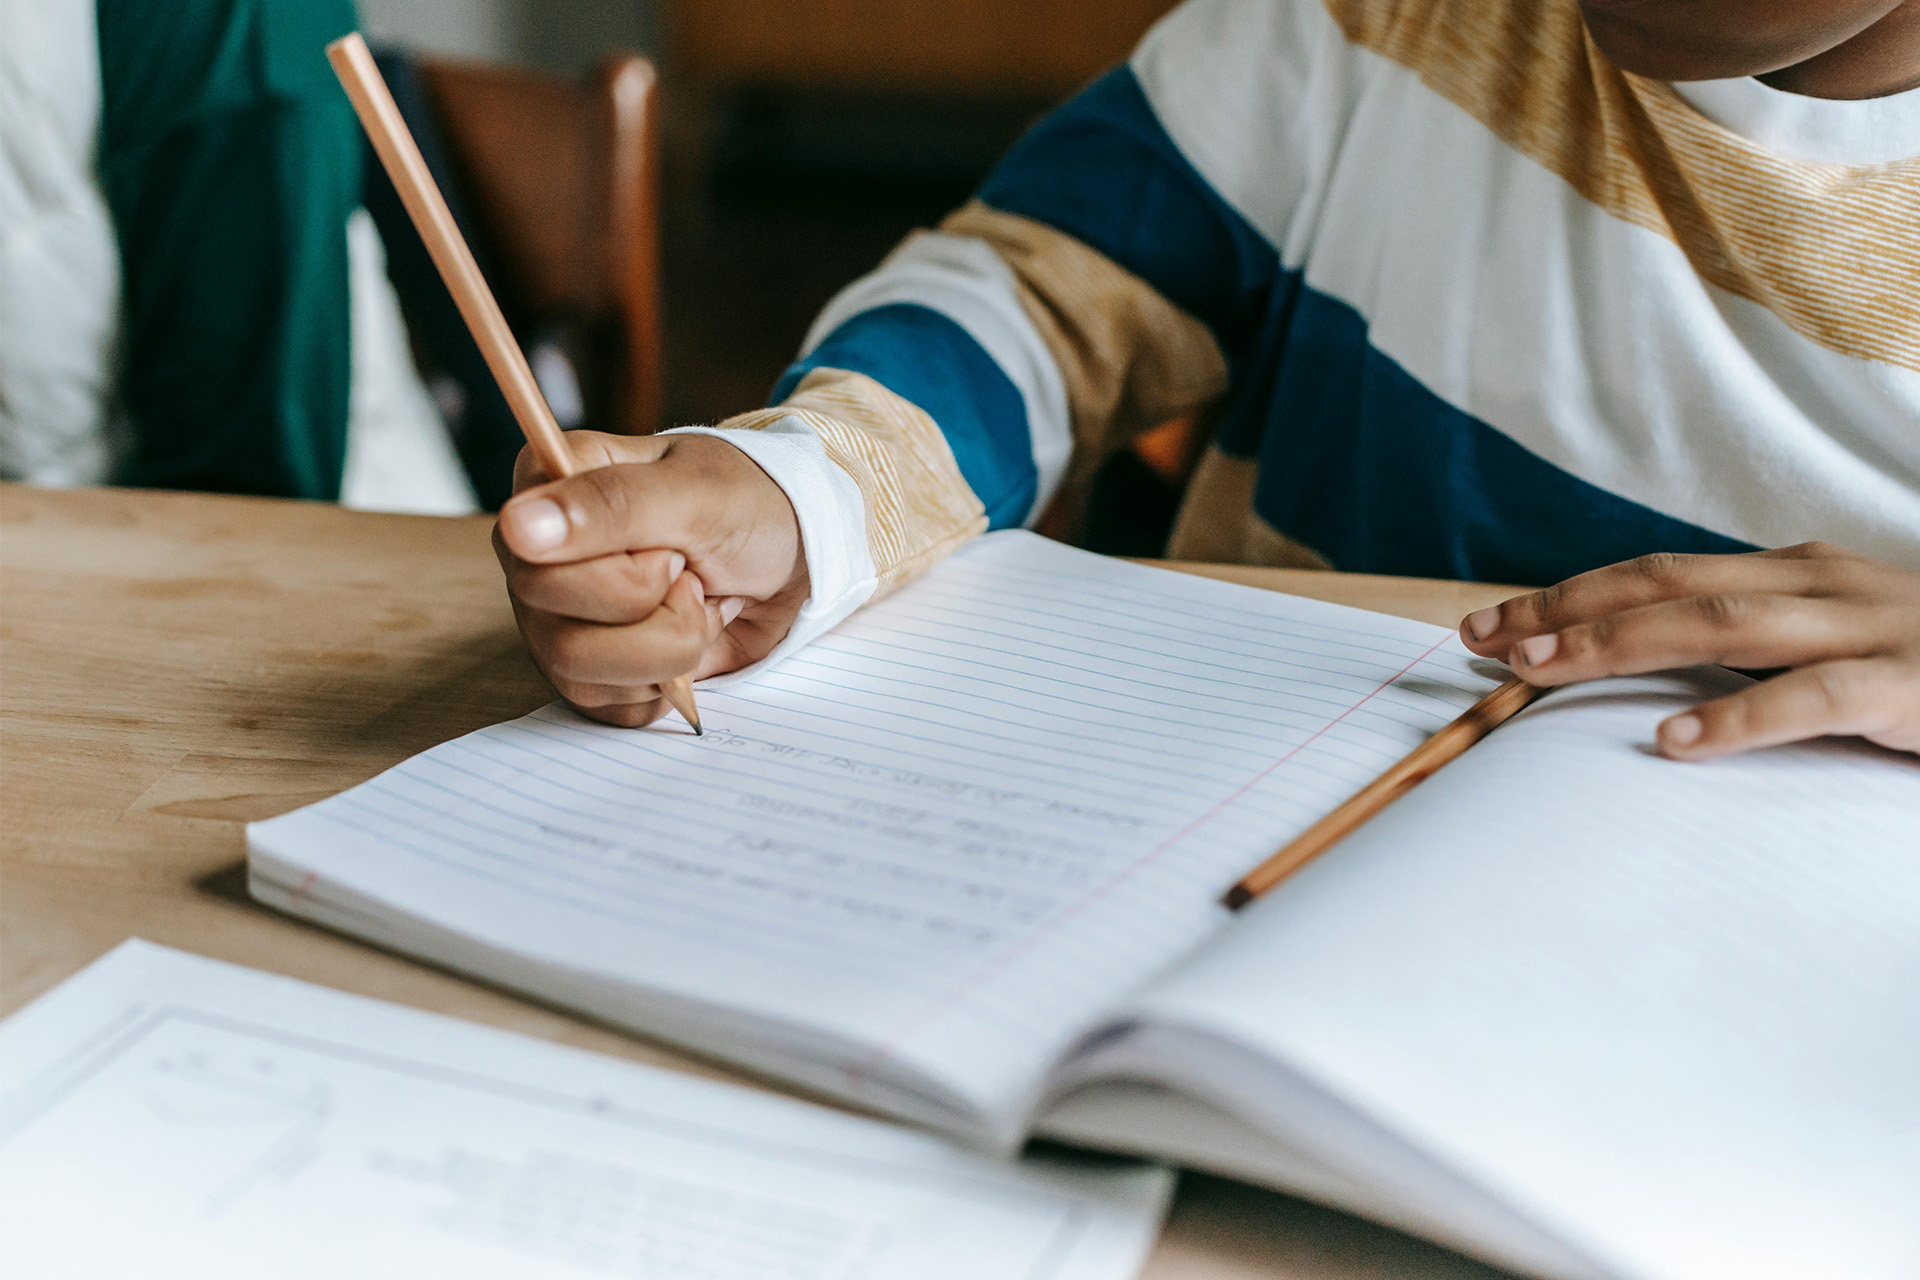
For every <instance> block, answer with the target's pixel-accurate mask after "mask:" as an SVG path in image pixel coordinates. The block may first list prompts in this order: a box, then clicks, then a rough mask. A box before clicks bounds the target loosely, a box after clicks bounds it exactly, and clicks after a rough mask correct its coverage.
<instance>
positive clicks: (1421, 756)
mask: <svg viewBox="0 0 1920 1280" xmlns="http://www.w3.org/2000/svg"><path fill="white" fill-rule="evenodd" d="M1545 692H1546V690H1545V689H1542V688H1539V687H1538V686H1536V685H1530V684H1528V683H1527V682H1526V681H1524V680H1509V681H1507V682H1506V683H1505V684H1503V685H1501V686H1500V687H1499V688H1498V689H1495V690H1494V691H1493V692H1492V693H1490V694H1488V695H1487V696H1486V697H1484V698H1482V699H1480V701H1478V702H1476V703H1474V704H1473V705H1472V706H1471V707H1469V708H1467V710H1466V711H1464V712H1462V713H1461V715H1460V718H1459V719H1457V720H1455V721H1454V722H1453V723H1452V724H1450V725H1448V726H1447V727H1446V728H1444V729H1442V730H1441V731H1440V732H1438V733H1436V734H1434V735H1433V736H1432V737H1431V738H1428V739H1427V740H1426V741H1425V742H1423V743H1421V744H1420V745H1419V746H1417V747H1415V748H1414V749H1413V750H1412V751H1409V752H1408V753H1407V754H1406V755H1405V756H1404V757H1402V758H1401V760H1400V763H1398V764H1396V765H1394V766H1393V768H1391V769H1389V770H1387V771H1386V772H1385V773H1383V774H1381V775H1380V776H1379V777H1377V778H1375V779H1374V780H1373V781H1372V782H1369V783H1368V784H1367V785H1366V786H1364V787H1362V788H1360V790H1359V791H1356V792H1355V793H1354V794H1353V797H1352V798H1351V799H1349V800H1348V801H1347V802H1346V803H1344V804H1342V805H1341V806H1340V807H1339V808H1338V809H1335V810H1334V811H1333V812H1332V813H1330V814H1328V815H1327V816H1326V817H1324V818H1322V819H1320V821H1318V822H1316V823H1314V824H1313V825H1312V826H1310V827H1308V828H1307V829H1306V830H1305V831H1303V832H1302V833H1301V834H1300V836H1299V838H1298V839H1296V840H1295V841H1294V842H1293V843H1292V844H1289V845H1287V846H1286V847H1285V848H1284V849H1282V850H1280V852H1278V853H1276V854H1274V855H1273V856H1272V857H1271V858H1268V859H1267V860H1266V861H1265V862H1263V863H1261V864H1260V865H1259V866H1257V867H1255V868H1254V869H1253V870H1251V871H1249V872H1247V874H1246V875H1244V876H1242V877H1240V881H1239V883H1237V884H1235V885H1234V886H1233V888H1231V889H1229V890H1227V892H1226V895H1225V896H1224V897H1222V898H1221V901H1222V902H1223V903H1225V904H1226V906H1227V907H1228V909H1229V910H1233V911H1238V910H1239V909H1240V908H1241V907H1244V906H1246V905H1247V904H1248V903H1249V902H1252V901H1253V900H1254V899H1255V898H1257V897H1259V896H1260V895H1261V894H1263V893H1265V892H1266V891H1267V890H1269V889H1271V888H1273V887H1274V886H1275V885H1277V884H1279V883H1280V882H1281V881H1282V880H1285V879H1286V878H1287V877H1288V876H1290V875H1292V874H1293V873H1294V872H1296V871H1298V870H1299V869H1300V868H1301V867H1304V866H1306V865H1307V864H1308V863H1309V862H1312V861H1313V860H1314V859H1315V858H1317V857H1319V856H1320V855H1321V854H1322V853H1324V852H1326V851H1327V850H1328V849H1331V848H1332V847H1333V846H1334V845H1336V844H1338V843H1339V842H1340V841H1341V840H1343V839H1345V838H1346V837H1347V836H1349V835H1351V834H1353V832H1354V831H1355V830H1356V829H1358V828H1359V827H1360V826H1361V824H1363V823H1364V822H1366V821H1367V819H1369V818H1371V817H1373V816H1374V815H1375V814H1377V813H1379V812H1380V811H1381V810H1382V809H1384V808H1386V807H1387V806H1388V805H1390V804H1392V803H1393V802H1394V801H1395V800H1398V799H1399V798H1400V797H1401V796H1403V795H1405V794H1406V793H1407V792H1409V791H1411V790H1412V789H1413V788H1414V787H1416V786H1418V785H1419V784H1420V783H1422V782H1424V781H1426V780H1427V779H1428V778H1430V777H1432V776H1433V775H1434V773H1435V772H1437V771H1438V770H1439V769H1440V767H1441V766H1442V765H1444V764H1446V763H1447V762H1448V761H1450V760H1453V759H1455V758H1457V757H1458V756H1459V755H1460V753H1461V752H1463V751H1465V750H1466V749H1467V748H1468V747H1470V746H1472V745H1473V744H1474V743H1476V742H1478V741H1480V739H1482V738H1484V737H1486V736H1487V735H1488V734H1489V733H1492V732H1493V731H1494V730H1495V729H1497V728H1499V727H1500V726H1501V725H1502V724H1504V723H1506V721H1508V720H1509V719H1511V718H1512V717H1513V716H1514V715H1516V714H1518V713H1519V712H1520V711H1521V710H1523V709H1524V708H1525V707H1526V706H1527V704H1529V703H1531V702H1532V701H1533V700H1534V699H1535V698H1537V697H1539V696H1540V695H1541V694H1543V693H1545Z"/></svg>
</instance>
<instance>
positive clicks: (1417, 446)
mask: <svg viewBox="0 0 1920 1280" xmlns="http://www.w3.org/2000/svg"><path fill="white" fill-rule="evenodd" d="M980 196H981V199H983V200H984V201H986V203H988V204H990V205H992V206H993V207H995V208H997V209H1002V210H1005V211H1006V212H1008V213H1015V214H1019V215H1022V216H1024V217H1028V218H1033V219H1035V220H1036V221H1039V222H1044V223H1046V224H1047V225H1049V226H1052V227H1055V228H1057V229H1059V230H1061V231H1064V232H1066V233H1067V234H1068V235H1071V236H1073V237H1074V238H1076V239H1078V240H1080V241H1082V242H1083V243H1085V244H1087V245H1089V246H1091V247H1092V248H1094V249H1097V250H1099V251H1100V252H1101V253H1103V254H1105V255H1106V256H1107V257H1109V258H1111V259H1113V261H1115V262H1117V263H1119V264H1120V265H1121V266H1123V267H1125V268H1127V269H1128V270H1129V271H1131V272H1133V273H1134V274H1135V275H1137V276H1139V277H1140V278H1141V279H1143V280H1145V281H1146V282H1147V283H1148V284H1150V285H1152V286H1153V287H1154V288H1155V289H1157V290H1159V291H1160V293H1162V294H1163V295H1165V296H1166V297H1167V298H1168V299H1170V300H1171V301H1173V302H1174V303H1176V304H1178V305H1179V306H1181V307H1182V308H1184V309H1185V310H1187V311H1188V312H1190V313H1191V314H1192V315H1194V316H1195V317H1196V318H1198V319H1199V320H1201V321H1202V322H1203V323H1205V324H1206V325H1207V327H1208V328H1209V329H1210V330H1211V331H1212V333H1213V335H1214V338H1215V340H1216V341H1218V342H1219V344H1220V347H1221V351H1222V352H1223V354H1224V355H1225V356H1226V357H1227V362H1228V366H1229V368H1230V369H1231V371H1232V375H1233V377H1232V383H1231V386H1230V389H1229V392H1228V398H1227V403H1226V405H1225V406H1224V411H1223V413H1222V415H1221V417H1220V420H1219V422H1218V426H1217V434H1216V437H1215V438H1216V440H1217V441H1218V442H1219V444H1220V445H1221V447H1222V448H1223V449H1225V450H1226V451H1227V452H1229V453H1231V454H1235V455H1237V456H1240V457H1246V458H1253V459H1257V460H1258V461H1259V462H1260V463H1261V467H1260V477H1259V481H1258V485H1257V487H1256V490H1255V507H1256V509H1257V510H1258V511H1259V513H1260V515H1261V517H1262V518H1263V519H1265V520H1266V521H1267V522H1268V523H1269V524H1271V525H1273V526H1274V527H1275V528H1277V529H1279V530H1280V531H1282V532H1283V533H1286V534H1287V535H1288V536H1290V537H1293V538H1296V539H1298V540H1300V541H1301V542H1304V543H1306V544H1307V545H1308V546H1310V547H1312V548H1314V549H1315V550H1317V551H1319V552H1320V553H1321V554H1323V555H1325V556H1326V557H1327V558H1328V559H1330V560H1332V561H1333V563H1334V564H1335V565H1336V566H1337V567H1339V568H1341V569H1346V570H1350V571H1354V572H1362V573H1395V574H1408V575H1415V576H1421V577H1436V578H1464V579H1479V580H1482V581H1502V582H1518V583H1546V582H1556V581H1559V580H1560V579H1562V578H1565V577H1569V576H1571V575H1572V574H1575V573H1579V572H1582V571H1584V570H1587V569H1592V568H1597V567H1599V566H1601V565H1604V564H1611V563H1613V562H1615V561H1618V560H1625V559H1629V558H1631V557H1633V556H1636V555H1642V554H1645V553H1646V552H1649V551H1694V552H1731V551H1745V550H1751V548H1750V547H1749V546H1748V545H1747V544H1746V543H1742V542H1737V541H1735V540H1734V539H1732V538H1727V537H1723V536H1721V535H1720V534H1716V533H1712V532H1709V531H1707V530H1705V529H1701V528H1698V527H1696V526H1694V525H1691V524H1688V523H1686V522H1684V521H1681V520H1675V519H1673V518H1671V517H1669V516H1665V515H1662V514H1660V513H1659V512H1656V511H1653V510H1650V509H1649V508H1647V507H1643V506H1641V505H1639V504H1638V503H1634V502H1630V501H1628V500H1627V499H1625V498H1621V497H1618V496H1616V495H1614V494H1611V493H1608V492H1607V491H1605V490H1604V489H1600V488H1598V487H1596V486H1594V485H1591V484H1588V483H1586V482H1585V481H1583V480H1580V479H1578V478H1576V477H1574V476H1572V475H1569V474H1568V473H1566V472H1564V471H1562V470H1560V469H1559V468H1558V467H1555V466H1553V465H1552V464H1551V463H1548V462H1546V461H1545V460H1544V459H1541V458H1539V457H1537V456H1535V455H1534V454H1532V453H1529V452H1528V451H1527V450H1526V449H1524V448H1523V447H1521V446H1520V445H1518V444H1515V443H1514V442H1513V441H1512V440H1511V439H1509V438H1508V437H1507V436H1504V435H1502V434H1501V433H1500V432H1498V431H1496V430H1494V429H1493V428H1491V427H1489V426H1487V425H1486V424H1485V423H1482V422H1480V421H1478V420H1476V419H1474V418H1473V417H1471V416H1470V415H1468V414H1466V413H1463V412H1462V411H1460V410H1459V409H1457V408H1455V407H1453V406H1452V405H1450V404H1448V403H1447V402H1446V401H1444V400H1442V399H1440V397H1439V396H1437V395H1435V394H1434V393H1433V392H1431V391H1429V390H1428V389H1427V388H1426V387H1424V386H1422V385H1421V384H1420V383H1419V382H1418V381H1417V380H1415V379H1414V378H1413V377H1412V375H1410V374H1409V373H1407V371H1406V370H1404V369H1402V368H1401V367H1400V366H1399V365H1397V364H1395V363H1394V362H1393V361H1392V360H1391V359H1389V358H1388V357H1386V356H1385V355H1383V354H1381V353H1380V352H1379V351H1377V350H1375V349H1374V348H1373V347H1372V346H1371V345H1370V344H1369V343H1368V340H1367V326H1366V321H1365V319H1364V318H1363V317H1362V316H1361V315H1360V314H1359V313H1358V312H1357V311H1355V310H1354V309H1353V308H1351V307H1349V306H1347V305H1345V304H1344V303H1341V302H1339V301H1337V300H1335V299H1333V298H1330V297H1327V296H1326V295H1324V294H1320V293H1317V292H1315V291H1314V290H1311V289H1308V288H1306V287H1305V286H1304V284H1303V283H1302V281H1301V278H1300V275H1299V274H1298V273H1297V272H1290V271H1286V270H1283V269H1282V267H1281V265H1280V258H1279V254H1278V252H1277V251H1276V250H1275V249H1274V247H1273V246H1272V245H1271V244H1270V243H1268V241H1267V240H1266V239H1265V237H1263V236H1262V235H1261V234H1260V233H1259V232H1258V231H1256V230H1255V229H1254V228H1253V226H1252V225H1251V224H1249V223H1248V222H1247V221H1246V220H1245V219H1244V218H1242V217H1241V216H1240V214H1239V213H1238V212H1236V211H1235V210H1234V209H1233V207H1232V206H1230V205H1229V204H1227V203H1226V201H1225V200H1223V199H1222V198H1221V197H1220V195H1219V193H1218V192H1216V191H1215V190H1214V189H1213V187H1212V186H1211V185H1210V184H1209V183H1208V182H1207V180H1206V179H1205V178H1203V177H1202V176H1201V175H1200V173H1199V171H1198V170H1196V169H1195V168H1194V167H1193V165H1192V164H1191V162H1189V161H1188V160H1187V158H1186V157H1185V156H1184V155H1183V154H1182V153H1181V152H1180V149H1179V147H1178V146H1177V145H1175V143H1174V141H1173V139H1172V138H1171V137H1169V136H1168V135H1167V132H1166V130H1165V128H1163V127H1162V126H1161V124H1160V121H1159V119H1158V117H1157V116H1155V114H1154V112H1153V107H1152V105H1151V104H1150V103H1149V102H1148V101H1147V97H1146V93H1145V92H1144V91H1143V90H1142V89H1141V87H1140V82H1139V81H1138V80H1137V79H1136V78H1135V77H1134V75H1133V73H1132V72H1131V71H1130V70H1129V69H1127V68H1125V67H1121V68H1120V69H1118V70H1116V71H1113V72H1111V73H1109V74H1108V75H1106V76H1104V77H1102V78H1101V79H1100V80H1098V81H1096V82H1094V84H1093V85H1092V86H1090V87H1089V88H1088V89H1086V90H1085V91H1084V92H1082V93H1081V94H1080V95H1079V96H1078V97H1076V98H1074V99H1073V100H1072V101H1071V102H1069V103H1067V104H1066V105H1065V106H1064V107H1062V108H1061V109H1060V110H1058V111H1056V112H1054V113H1053V114H1052V115H1050V116H1048V117H1047V118H1046V119H1045V120H1043V121H1041V122H1040V123H1039V124H1038V125H1036V126H1035V127H1034V128H1033V130H1032V131H1031V132H1029V133H1028V134H1027V135H1026V136H1025V137H1024V138H1022V139H1021V140H1020V141H1019V142H1018V143H1017V144H1015V146H1014V148H1013V150H1012V151H1010V152H1009V153H1008V155H1007V157H1006V158H1005V159H1004V160H1003V161H1002V162H1001V163H1000V165H999V166H998V167H997V168H996V169H995V170H994V172H993V174H992V175H991V176H990V177H989V178H988V179H987V182H986V184H985V185H984V186H983V187H982V188H981V190H980ZM1222 518H1232V517H1231V516H1229V515H1226V514H1225V513H1223V517H1222Z"/></svg>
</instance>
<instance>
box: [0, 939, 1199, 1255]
mask: <svg viewBox="0 0 1920 1280" xmlns="http://www.w3.org/2000/svg"><path fill="white" fill-rule="evenodd" d="M0 1073H3V1074H0V1080H4V1092H3V1093H0V1269H4V1270H5V1271H6V1273H7V1274H8V1275H11V1276H19V1277H22V1278H23V1280H24V1277H28V1276H31V1277H34V1278H35V1280H63V1278H65V1277H73V1278H75V1280H79V1278H81V1277H85V1278H86V1280H97V1278H98V1277H103V1276H141V1277H175V1276H177V1277H190V1278H191V1280H209V1278H214V1280H223V1278H227V1277H232V1278H233V1280H241V1278H242V1277H244V1278H246V1280H253V1278H255V1277H262V1276H272V1277H276V1278H284V1280H306V1278H312V1280H338V1278H340V1277H346V1276H418V1277H429V1276H460V1277H463V1278H465V1280H535V1278H536V1277H537V1278H538V1280H565V1278H566V1277H581V1278H582V1280H584V1278H586V1277H600V1276H609V1275H616V1276H628V1277H644V1278H646V1280H770V1278H773V1277H777V1278H779V1280H995V1278H1001V1280H1041V1278H1046V1280H1123V1278H1124V1277H1128V1276H1132V1275H1134V1274H1135V1273H1136V1272H1137V1270H1138V1268H1139V1266H1140V1263H1141V1261H1142V1259H1143V1258H1144V1257H1145V1254H1146V1252H1147V1250H1148V1248H1149V1247H1150V1246H1151V1244H1152V1242H1153V1238H1154V1235H1155V1233H1156V1231H1157V1228H1158V1223H1159V1218H1160V1214H1161V1212H1162V1210H1163V1208H1164V1204H1165V1200H1166V1196H1167V1194H1168V1191H1169V1189H1170V1185H1171V1176H1170V1175H1169V1174H1167V1173H1166V1172H1165V1171H1163V1170H1159V1169H1155V1168H1151V1167H1147V1166H1139V1165H1118V1164H1114V1165H1108V1166H1105V1167H1099V1166H1094V1165H1090V1164H1066V1163H1057V1164H1051V1165H1049V1164H1043V1163H1039V1162H1033V1161H1029V1162H1026V1163H1025V1164H1020V1165H1013V1164H1001V1163H998V1162H995V1161H992V1160H990V1159H988V1158H985V1157H981V1156H976V1155H970V1154H966V1153H962V1152H959V1151H957V1150H955V1149H953V1148H950V1147H948V1146H946V1145H944V1144H943V1143H941V1142H939V1141H938V1140H935V1139H931V1138H927V1137H924V1136H921V1135H918V1134H914V1133H909V1132H906V1131H903V1130H899V1129H894V1128H892V1127H890V1126H886V1125H883V1124H880V1123H877V1122H874V1121H869V1120H862V1119H858V1118H855V1117H852V1116H844V1115H840V1114H838V1113H835V1112H831V1111H827V1110H824V1109H822V1108H819V1107H814V1106H809V1105H807V1104H804V1103H800V1102H795V1101H792V1100H789V1099H785V1098H779V1097H774V1096H772V1095H768V1094H762V1093H757V1092H753V1091H750V1090H747V1089H742V1088H738V1087H735V1086H731V1085H722V1084H717V1083H713V1082H710V1081H703V1080H696V1079H694V1078H691V1077H687V1076H681V1075H676V1074H673V1073H671V1072H665V1071H660V1070H657V1069H653V1068H646V1067H640V1066H635V1065H631V1064H627V1063H623V1062H618V1061H616V1060H613V1059H610V1058H605V1057H601V1056H599V1055H596V1054H587V1053H582V1052H579V1051H577V1050H570V1049H564V1048H561V1047H559V1046H557V1045H551V1044H547V1043H545V1042H543V1041H538V1040H532V1039H528V1038H526V1037H522V1036H515V1035H510V1034H507V1033H504V1032H500V1031H494V1030H491V1029H488V1028H483V1027H477V1026H473V1025H471V1024H467V1023H461V1022H456V1021H454V1020H451V1019H447V1018H440V1017H436V1016H433V1015H429V1014H424V1013H418V1012H415V1011H412V1010H407V1009H402V1008H399V1007H398V1006H394V1005H388V1004H383V1003H380V1002H377V1001H372V1000H365V999H361V998H358V997H354V996H347V995H342V994H340V993H338V992H333V991H328V990H325V989H323V988H319V987H312V986H308V985H306V984H304V983H299V982H294V981H292V980H289V979H285V978H278V977H272V976H269V975H267V974H262V973H257V972H254V971H252V970H247V969H240V968H235V967H233V966H229V965H224V964H218V963H215V962H213V961H210V960H204V959H201V958H199V957H196V956H190V955H186V954H184V953H181V952H177V951H169V950H167V949H165V948H161V947H156V946H152V945H150V944H146V943H141V942H129V943H127V944H125V945H123V946H122V947H121V948H119V949H118V950H117V951H115V952H113V953H112V954H111V955H109V956H108V957H106V958H105V959H103V960H101V961H99V962H98V963H96V964H95V965H94V966H92V967H91V968H89V969H87V970H86V971H85V972H83V973H82V974H80V975H79V976H78V977H76V978H74V979H72V980H71V981H69V982H68V983H67V984H65V985H63V986H61V987H59V988H57V989H56V990H55V991H54V992H53V993H51V994H50V995H48V996H46V997H44V998H43V999H41V1000H40V1001H39V1002H37V1003H36V1004H34V1005H32V1006H30V1007H29V1008H27V1009H26V1010H24V1011H23V1012H21V1013H20V1014H18V1015H16V1016H15V1017H14V1018H12V1019H10V1020H8V1021H7V1022H6V1023H5V1024H0Z"/></svg>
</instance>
